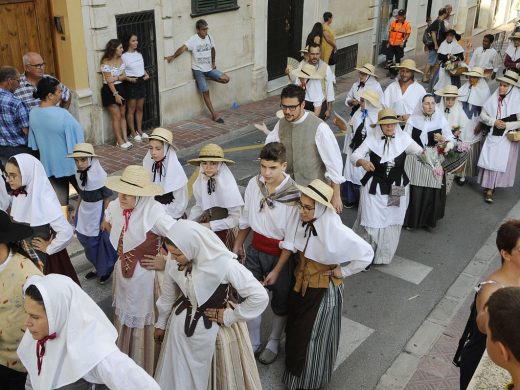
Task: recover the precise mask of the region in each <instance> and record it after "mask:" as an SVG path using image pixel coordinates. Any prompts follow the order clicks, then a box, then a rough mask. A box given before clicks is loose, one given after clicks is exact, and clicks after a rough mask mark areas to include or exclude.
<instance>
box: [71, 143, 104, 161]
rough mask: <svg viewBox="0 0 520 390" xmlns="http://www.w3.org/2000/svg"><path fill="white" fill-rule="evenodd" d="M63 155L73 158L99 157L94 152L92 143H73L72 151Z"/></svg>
mask: <svg viewBox="0 0 520 390" xmlns="http://www.w3.org/2000/svg"><path fill="white" fill-rule="evenodd" d="M65 157H68V158H74V157H99V156H98V155H97V154H96V153H94V147H93V146H92V144H87V143H84V144H76V145H74V149H73V152H72V153H71V154H67V155H66V156H65Z"/></svg>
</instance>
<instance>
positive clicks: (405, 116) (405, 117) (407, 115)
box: [397, 114, 410, 122]
mask: <svg viewBox="0 0 520 390" xmlns="http://www.w3.org/2000/svg"><path fill="white" fill-rule="evenodd" d="M408 118H410V114H404V115H401V116H399V117H397V119H399V120H400V121H401V122H406V121H407V120H408Z"/></svg>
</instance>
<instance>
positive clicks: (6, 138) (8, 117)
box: [0, 88, 29, 146]
mask: <svg viewBox="0 0 520 390" xmlns="http://www.w3.org/2000/svg"><path fill="white" fill-rule="evenodd" d="M24 127H25V128H27V127H29V111H28V110H27V107H26V106H25V104H24V103H23V102H22V101H21V100H20V99H18V98H17V97H15V96H14V95H13V93H12V92H10V91H8V90H6V89H3V88H0V145H1V146H20V145H27V139H26V137H25V135H24V134H23V132H22V128H24Z"/></svg>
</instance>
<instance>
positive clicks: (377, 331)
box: [75, 101, 520, 390]
mask: <svg viewBox="0 0 520 390" xmlns="http://www.w3.org/2000/svg"><path fill="white" fill-rule="evenodd" d="M334 108H335V109H336V111H337V112H339V113H340V114H344V115H345V117H347V114H346V109H345V106H344V105H343V104H342V101H341V102H338V103H336V104H335V107H334ZM268 125H270V127H272V124H268ZM263 140H264V136H263V134H262V133H260V132H258V131H251V132H250V133H247V134H244V135H243V136H240V137H237V138H235V139H233V140H229V141H227V142H224V143H222V144H221V145H222V146H223V148H224V149H226V150H228V152H227V153H226V155H227V157H229V158H231V159H233V160H235V161H236V164H235V165H234V166H232V168H231V169H232V171H233V173H234V175H235V177H236V179H237V181H238V182H239V184H241V185H245V184H246V183H247V181H248V179H249V178H250V177H252V175H254V174H256V172H257V171H258V161H257V156H258V152H259V147H260V146H261V145H262V143H263ZM338 142H340V144H341V145H342V143H343V138H342V137H338ZM190 157H192V156H187V158H190ZM185 169H186V173H187V174H188V175H191V174H192V173H193V167H191V166H187V165H185ZM519 171H520V170H519ZM518 176H519V174H518V171H517V180H516V183H519V182H520V180H519V177H518ZM519 191H520V188H519V185H518V184H517V185H516V186H515V187H514V188H513V189H507V190H498V191H497V193H496V195H495V203H494V204H493V205H488V204H486V203H484V201H483V199H482V196H481V190H480V187H479V186H478V185H477V184H476V183H474V182H472V181H471V180H468V183H467V184H466V186H464V187H458V186H456V185H454V186H453V188H452V191H451V193H450V194H449V195H448V201H447V206H446V214H445V217H444V219H443V220H441V221H440V222H439V224H438V226H437V228H435V229H433V230H431V231H425V230H416V231H403V233H402V235H401V242H400V245H399V248H398V250H397V258H396V259H394V261H393V262H392V264H391V265H389V266H379V267H373V268H372V269H371V270H370V272H366V273H361V274H358V275H355V276H353V277H350V278H348V279H346V281H345V291H344V309H343V329H342V341H341V347H340V352H339V356H338V362H337V365H338V367H337V369H336V371H335V373H334V375H333V378H332V382H331V383H330V385H329V386H328V389H356V390H359V389H373V388H374V387H375V385H376V384H377V382H378V380H379V378H380V377H381V375H382V374H383V373H384V372H385V371H386V369H387V368H388V367H389V366H390V365H391V364H392V362H393V360H394V359H395V358H396V357H397V355H398V354H399V353H400V352H401V350H402V349H403V347H404V346H405V344H406V343H407V341H408V340H409V339H410V337H411V336H412V335H413V334H414V332H415V330H416V329H417V328H418V327H419V326H420V325H421V324H422V322H423V321H424V319H425V318H426V316H427V315H428V314H429V313H430V311H431V310H432V308H433V307H434V306H435V305H436V304H437V303H438V302H439V301H440V300H441V298H442V297H443V296H444V294H445V292H446V290H447V289H448V288H449V286H450V285H451V284H452V283H453V281H454V280H455V279H456V278H457V276H458V275H459V274H460V272H461V271H462V270H463V269H464V267H465V266H466V265H467V263H468V262H469V261H470V259H471V258H472V257H473V256H474V254H475V253H476V252H477V250H478V249H479V248H480V246H481V245H482V243H483V242H484V241H485V240H486V239H487V237H488V236H489V235H490V234H491V233H492V232H493V230H494V229H495V227H496V225H497V224H498V223H499V222H500V221H501V219H502V218H504V216H505V215H506V214H507V213H508V211H509V210H510V209H511V208H512V206H513V205H514V204H515V203H516V202H517V201H518V194H519V193H520V192H519ZM356 213H357V210H356V209H351V210H345V211H344V212H343V214H342V216H341V217H342V220H343V222H344V223H345V224H346V225H347V226H352V224H353V222H354V219H355V217H356ZM80 256H81V255H80ZM79 260H81V259H75V262H78V261H79ZM84 273H85V272H82V274H84ZM83 284H84V288H85V289H86V290H87V291H88V292H89V294H91V295H92V296H93V297H94V298H95V300H96V301H97V302H98V303H100V305H101V306H102V307H103V309H104V310H105V312H106V313H107V314H109V315H111V314H110V313H111V310H110V304H111V302H110V294H111V286H110V285H106V286H103V287H99V286H98V285H97V284H96V283H95V282H93V281H85V282H84V283H83ZM454 342H455V340H454ZM283 359H284V358H283V356H280V357H279V359H278V360H277V361H276V362H275V363H274V364H273V365H271V366H268V367H266V366H262V365H259V366H260V367H259V370H260V373H261V378H262V382H263V387H264V389H273V390H274V389H283V388H284V386H283V385H282V383H281V376H282V372H283Z"/></svg>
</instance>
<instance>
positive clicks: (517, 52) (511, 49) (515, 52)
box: [506, 42, 520, 61]
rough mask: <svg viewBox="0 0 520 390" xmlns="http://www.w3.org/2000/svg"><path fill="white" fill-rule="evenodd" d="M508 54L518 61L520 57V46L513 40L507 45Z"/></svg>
mask: <svg viewBox="0 0 520 390" xmlns="http://www.w3.org/2000/svg"><path fill="white" fill-rule="evenodd" d="M506 54H508V55H509V57H510V58H511V61H516V60H518V59H519V58H520V46H519V47H515V44H514V43H513V42H509V45H508V46H507V50H506Z"/></svg>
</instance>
